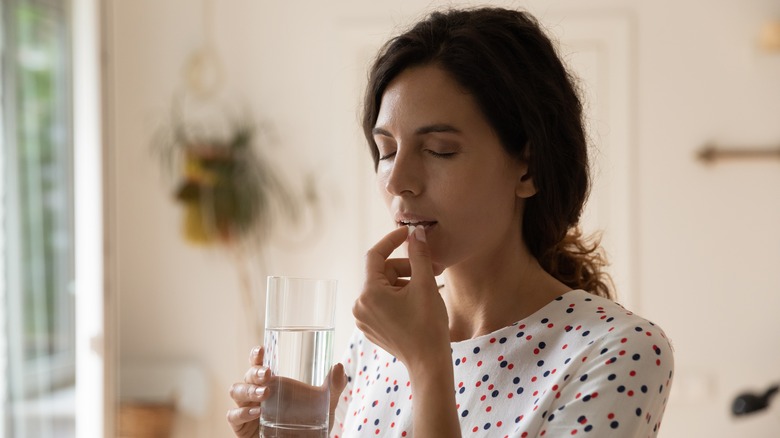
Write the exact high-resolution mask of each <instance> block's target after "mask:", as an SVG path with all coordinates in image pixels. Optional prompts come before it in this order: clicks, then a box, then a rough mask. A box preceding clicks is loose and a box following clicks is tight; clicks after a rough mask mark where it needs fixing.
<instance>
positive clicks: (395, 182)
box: [384, 148, 423, 196]
mask: <svg viewBox="0 0 780 438" xmlns="http://www.w3.org/2000/svg"><path fill="white" fill-rule="evenodd" d="M415 157H416V156H415V154H414V153H413V151H404V150H402V149H400V148H399V152H397V153H396V155H395V159H394V160H393V161H392V163H388V167H387V169H385V172H386V173H385V175H384V176H385V190H386V191H387V193H389V194H391V195H393V196H417V195H419V194H420V193H421V192H422V189H423V184H422V179H423V178H422V172H423V169H422V165H421V163H420V162H419V159H418V158H415Z"/></svg>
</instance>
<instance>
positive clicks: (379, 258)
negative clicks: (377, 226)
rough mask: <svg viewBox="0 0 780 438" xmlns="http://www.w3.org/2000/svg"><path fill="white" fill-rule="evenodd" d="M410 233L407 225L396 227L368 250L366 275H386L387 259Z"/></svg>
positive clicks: (375, 276) (373, 276)
mask: <svg viewBox="0 0 780 438" xmlns="http://www.w3.org/2000/svg"><path fill="white" fill-rule="evenodd" d="M408 235H409V231H408V230H407V228H406V227H399V228H396V229H395V230H393V231H391V232H390V233H388V234H387V235H386V236H385V237H383V238H382V240H380V241H379V242H377V243H376V245H374V246H373V247H371V249H369V250H368V253H366V274H367V275H366V276H367V278H368V279H375V278H377V276H382V277H384V274H385V260H387V258H388V257H390V254H392V253H393V251H395V249H396V248H398V247H399V246H401V244H403V243H404V242H405V241H406V238H407V237H408Z"/></svg>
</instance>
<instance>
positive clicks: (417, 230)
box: [414, 227, 425, 242]
mask: <svg viewBox="0 0 780 438" xmlns="http://www.w3.org/2000/svg"><path fill="white" fill-rule="evenodd" d="M414 238H415V239H417V240H418V241H420V242H425V228H423V227H414Z"/></svg>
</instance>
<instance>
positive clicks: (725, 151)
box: [697, 143, 780, 163]
mask: <svg viewBox="0 0 780 438" xmlns="http://www.w3.org/2000/svg"><path fill="white" fill-rule="evenodd" d="M697 157H698V158H699V160H701V161H703V162H705V163H713V162H715V161H717V160H726V159H730V160H731V159H780V147H777V148H737V147H722V146H717V145H715V144H712V143H708V144H705V145H704V146H703V147H702V148H701V149H700V150H699V152H698V153H697Z"/></svg>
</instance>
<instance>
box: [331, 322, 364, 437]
mask: <svg viewBox="0 0 780 438" xmlns="http://www.w3.org/2000/svg"><path fill="white" fill-rule="evenodd" d="M360 335H361V333H360V331H359V330H357V329H355V330H354V332H353V333H352V336H351V337H350V340H349V346H348V347H347V349H346V351H345V352H344V354H343V355H342V358H341V364H342V365H344V373H345V374H346V375H347V386H346V387H344V391H342V393H341V396H340V397H339V402H338V404H337V405H336V412H335V414H334V417H335V419H334V421H333V428H332V429H331V430H330V438H340V437H343V436H344V419H345V418H346V413H347V409H348V407H349V404H350V402H351V401H352V388H353V386H354V376H355V367H356V366H357V360H358V354H359V353H358V351H357V350H358V342H357V341H358V336H360Z"/></svg>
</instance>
